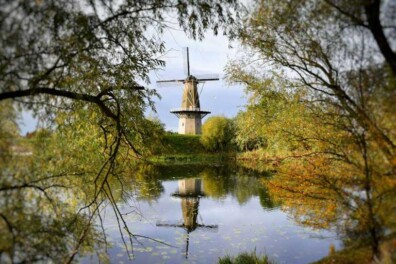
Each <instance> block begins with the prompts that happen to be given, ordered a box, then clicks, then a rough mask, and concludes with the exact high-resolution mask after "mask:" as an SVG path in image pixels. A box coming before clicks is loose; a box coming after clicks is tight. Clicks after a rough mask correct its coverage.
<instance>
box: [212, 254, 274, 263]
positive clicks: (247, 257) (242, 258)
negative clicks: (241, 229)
mask: <svg viewBox="0 0 396 264" xmlns="http://www.w3.org/2000/svg"><path fill="white" fill-rule="evenodd" d="M271 263H273V262H271V261H270V260H269V259H268V257H267V256H261V257H258V256H257V255H256V252H252V253H241V254H239V255H238V256H236V257H230V256H225V257H222V258H219V261H218V264H271Z"/></svg>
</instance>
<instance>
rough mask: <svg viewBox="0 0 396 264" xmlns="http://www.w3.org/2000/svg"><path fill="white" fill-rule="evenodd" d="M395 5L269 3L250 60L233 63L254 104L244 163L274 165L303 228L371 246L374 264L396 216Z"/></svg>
mask: <svg viewBox="0 0 396 264" xmlns="http://www.w3.org/2000/svg"><path fill="white" fill-rule="evenodd" d="M388 4H389V5H390V2H389V3H382V4H381V2H380V1H371V2H370V3H366V4H356V3H355V2H353V3H352V2H351V3H334V2H332V1H324V2H318V1H297V2H287V3H284V4H279V2H277V1H263V2H260V3H258V4H256V5H255V8H254V10H253V11H252V13H251V14H250V15H248V16H247V17H246V18H245V20H244V26H243V28H242V29H241V32H240V35H239V37H240V41H241V43H242V44H243V45H244V47H245V49H246V50H248V51H247V52H246V56H244V57H243V58H241V59H240V60H234V61H232V62H231V63H230V64H229V66H228V78H229V81H230V82H238V83H243V84H245V86H246V90H247V93H248V97H249V104H248V105H247V107H246V109H245V110H244V111H242V112H240V113H239V114H238V116H237V118H236V129H237V132H236V143H237V144H238V146H239V147H240V149H242V150H244V151H245V153H243V154H242V155H240V158H241V159H245V160H246V159H247V160H256V161H257V160H262V161H266V162H271V163H272V164H273V165H275V167H276V172H277V173H276V174H277V176H276V177H274V178H273V179H272V180H268V181H267V180H266V181H265V184H266V185H267V186H268V188H269V189H270V192H271V193H272V195H273V196H274V197H279V198H280V199H281V200H282V201H283V208H284V210H287V211H289V212H290V214H291V215H293V216H294V218H295V220H296V221H298V222H299V223H301V224H303V225H308V226H312V227H316V228H329V229H335V230H337V232H338V233H339V234H340V237H342V238H343V241H344V246H345V247H346V248H348V247H353V246H356V244H359V243H363V244H365V243H368V244H369V245H370V249H371V251H372V253H373V254H372V256H373V259H379V258H381V252H380V250H379V245H380V243H381V241H383V239H385V237H386V235H387V234H388V233H389V232H391V233H393V232H394V230H395V219H396V215H395V214H394V213H395V212H396V210H395V207H394V201H395V197H396V193H395V190H396V178H395V173H396V147H395V146H396V143H395V142H396V133H395V132H396V122H395V121H396V120H395V118H396V108H395V107H394V104H395V85H396V68H395V65H396V64H395V62H396V55H395V52H393V51H392V50H391V48H390V47H391V46H392V45H393V44H392V43H393V39H392V38H391V33H390V32H391V31H392V30H390V31H387V30H386V29H385V27H383V26H382V25H381V24H380V22H379V21H380V20H381V21H382V22H383V23H384V24H386V23H392V22H391V21H393V22H394V20H392V18H391V17H390V16H389V13H387V12H386V11H385V10H386V6H388ZM388 7H389V6H388ZM392 8H393V7H392ZM380 58H381V59H380ZM301 204H304V206H300V205H301ZM391 230H393V231H391Z"/></svg>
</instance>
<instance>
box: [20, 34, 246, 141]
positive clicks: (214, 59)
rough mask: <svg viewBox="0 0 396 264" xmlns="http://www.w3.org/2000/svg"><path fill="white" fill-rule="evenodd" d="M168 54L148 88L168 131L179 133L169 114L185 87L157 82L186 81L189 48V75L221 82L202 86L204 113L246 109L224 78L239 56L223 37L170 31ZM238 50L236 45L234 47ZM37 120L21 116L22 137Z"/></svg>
mask: <svg viewBox="0 0 396 264" xmlns="http://www.w3.org/2000/svg"><path fill="white" fill-rule="evenodd" d="M164 40H165V42H166V50H168V52H167V54H166V55H165V56H163V57H162V59H163V60H165V61H166V66H165V68H164V69H163V70H160V71H157V72H152V73H151V74H150V78H151V84H150V85H149V88H154V89H156V90H157V92H158V93H159V94H160V95H161V99H155V102H156V109H157V113H156V114H154V113H152V112H148V113H147V114H148V115H156V116H158V117H159V118H160V120H161V122H162V123H164V124H165V128H166V130H172V131H177V130H178V129H177V128H178V119H177V117H176V116H175V115H173V114H171V113H170V112H169V111H170V110H171V109H174V108H179V107H180V105H181V98H182V94H183V87H182V85H175V86H168V87H160V86H157V84H156V81H157V80H161V79H162V80H163V79H174V78H178V79H183V78H185V77H186V76H185V74H184V70H183V57H182V49H183V48H184V47H189V53H190V72H191V73H192V74H193V75H194V74H219V75H220V81H211V82H206V83H203V84H199V87H198V89H199V92H200V91H201V88H202V87H203V89H202V92H201V94H200V103H201V109H203V110H207V111H210V112H211V114H210V115H208V116H207V117H205V118H204V120H203V122H205V120H206V119H207V118H208V117H210V116H213V115H224V116H227V117H233V116H235V115H236V113H237V112H238V111H239V110H240V109H241V108H242V107H243V105H245V103H246V99H245V96H244V93H243V88H242V87H240V86H229V85H228V84H226V83H225V81H224V80H222V78H223V77H224V67H225V65H226V63H227V61H228V60H229V59H232V58H234V57H235V56H236V54H237V50H238V48H233V49H231V48H229V42H228V39H227V38H226V37H224V36H222V35H221V36H214V35H213V34H211V33H208V34H206V37H205V39H204V40H203V41H194V40H192V39H189V38H188V37H187V36H186V35H185V33H184V32H182V31H178V30H167V31H166V32H165V33H164ZM233 45H234V46H235V43H233ZM36 124H37V120H36V119H34V118H33V117H32V116H31V114H30V113H28V112H24V113H22V120H21V122H20V128H21V134H22V135H25V134H26V132H29V131H33V130H35V129H36Z"/></svg>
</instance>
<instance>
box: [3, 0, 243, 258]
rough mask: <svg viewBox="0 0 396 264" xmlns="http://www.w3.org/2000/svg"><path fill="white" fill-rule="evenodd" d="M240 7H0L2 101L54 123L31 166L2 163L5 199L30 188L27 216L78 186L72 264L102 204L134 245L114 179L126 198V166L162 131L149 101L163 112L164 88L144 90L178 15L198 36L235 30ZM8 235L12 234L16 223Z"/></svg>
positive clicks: (109, 2)
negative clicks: (149, 115)
mask: <svg viewBox="0 0 396 264" xmlns="http://www.w3.org/2000/svg"><path fill="white" fill-rule="evenodd" d="M238 6H239V4H238V3H237V1H235V0H225V1H223V0H219V1H206V0H194V1H189V0H188V1H187V0H175V1H173V0H172V1H157V0H149V1H141V0H133V1H113V0H85V1H77V0H72V1H68V0H67V1H66V0H60V1H28V0H19V1H2V2H1V3H0V21H1V22H0V32H1V34H0V103H5V102H10V101H11V100H12V102H13V103H14V105H15V104H17V105H18V106H19V107H24V108H28V109H31V110H33V112H34V113H35V114H36V115H40V116H42V117H44V118H45V120H46V121H47V123H49V124H50V125H49V127H47V130H46V133H45V136H43V134H38V135H37V137H35V138H34V139H32V140H33V141H34V142H35V144H37V145H36V147H34V149H33V156H32V157H29V158H27V160H28V162H25V163H23V162H22V164H21V166H15V165H16V164H19V163H20V159H21V157H18V156H16V157H14V158H13V159H11V160H9V161H8V162H7V163H2V164H1V170H0V173H1V176H2V177H1V182H0V195H9V192H11V193H12V192H17V191H19V190H23V191H24V190H27V189H28V190H29V191H31V192H32V193H33V195H31V196H30V197H33V198H32V199H30V200H29V199H27V202H26V207H23V208H21V210H22V213H24V212H25V211H26V210H28V209H29V206H34V204H35V202H36V200H40V201H41V200H42V199H44V200H46V201H47V204H49V206H54V207H57V205H58V204H57V202H58V201H59V199H56V198H59V195H60V193H66V191H65V189H68V188H69V187H72V188H73V190H75V191H76V194H75V195H76V197H79V198H80V199H79V200H78V203H77V205H78V207H79V209H76V210H75V211H73V213H74V214H75V217H74V218H75V219H78V218H79V217H78V216H82V218H83V219H86V220H87V221H86V222H85V224H84V226H83V228H80V229H78V230H74V231H75V232H76V235H75V236H73V238H78V239H73V240H72V241H71V244H68V245H67V249H68V250H70V251H71V252H68V254H67V255H68V258H64V255H62V261H63V262H71V261H73V259H74V257H75V256H76V254H77V252H78V251H79V250H80V249H81V248H82V247H83V245H84V243H83V241H84V239H85V238H86V237H87V236H88V235H89V233H90V232H89V230H90V228H91V227H92V226H93V225H94V223H95V221H96V220H98V221H99V222H101V218H100V217H101V216H100V210H101V208H102V203H103V202H104V201H108V202H109V203H110V204H111V206H112V209H113V211H114V213H115V215H116V216H117V220H119V222H118V224H119V227H120V229H119V230H120V232H125V234H126V235H127V236H129V238H130V240H129V242H130V243H132V239H133V237H134V236H133V234H132V233H131V232H130V230H129V229H128V226H127V224H126V222H125V219H124V218H123V215H122V213H121V211H120V210H119V208H118V205H117V193H115V192H113V188H112V185H115V184H116V183H117V182H118V184H119V185H120V186H121V187H120V188H119V189H121V191H119V194H120V196H125V195H126V191H125V190H124V187H123V183H124V182H123V177H121V176H122V175H123V174H122V173H123V172H125V171H127V168H126V164H130V163H131V157H140V156H141V155H142V154H145V153H147V152H148V151H151V150H150V146H149V144H156V143H157V142H158V140H159V139H160V136H161V133H162V131H161V128H160V127H159V126H158V125H157V124H155V123H153V122H151V121H150V120H147V119H146V118H145V116H144V113H145V110H146V109H147V108H148V107H151V108H153V109H155V108H154V105H153V101H152V97H153V96H156V95H157V94H156V91H155V90H152V89H148V88H144V87H143V86H142V84H143V83H145V84H148V83H149V79H148V73H149V71H150V70H153V69H158V68H160V67H162V66H164V62H163V61H161V60H160V59H159V57H160V55H161V54H162V53H164V51H165V50H164V49H165V46H164V42H163V40H162V39H161V33H162V32H163V31H164V30H165V29H166V28H167V27H168V26H173V25H174V23H173V22H174V20H177V22H176V23H177V24H178V25H179V26H180V27H181V28H182V29H183V30H184V32H186V34H188V35H189V36H190V37H193V38H197V39H200V38H202V37H203V34H204V32H205V31H206V30H210V29H211V30H213V31H214V32H215V33H217V32H218V31H219V30H221V29H222V30H223V32H225V33H226V34H230V33H231V31H230V30H228V29H227V28H226V27H225V26H226V24H228V23H235V22H236V21H238V20H237V19H236V17H237V12H236V11H237V10H238ZM172 19H173V21H172ZM19 109H20V108H19ZM2 110H3V109H2ZM1 122H2V123H3V122H4V120H3V119H2V120H1ZM1 140H2V141H3V138H1ZM7 144H8V143H7ZM1 146H3V142H1ZM23 191H22V192H23ZM80 191H81V192H80ZM62 198H64V197H62ZM64 199H65V198H64ZM60 200H62V199H60ZM68 202H69V201H68ZM74 202H75V201H74ZM70 203H72V202H70ZM67 205H70V204H67ZM73 208H74V207H73ZM10 212H12V210H9V211H7V212H4V214H3V215H2V218H1V219H0V224H1V225H2V226H7V224H8V223H12V221H8V219H12V215H11V216H10V215H6V214H5V213H7V214H8V213H10ZM57 213H58V211H57V210H55V209H54V210H52V211H50V212H49V213H48V214H50V215H56V214H57ZM71 219H73V217H71ZM68 224H70V223H68ZM7 231H8V232H9V234H11V236H12V232H13V230H12V228H9V229H7ZM73 235H74V233H73ZM7 237H8V235H7ZM122 237H124V235H123V236H122ZM124 242H125V241H124ZM15 250H21V251H22V250H23V249H18V248H17V247H15ZM17 255H18V254H15V255H14V256H17ZM51 256H52V255H51ZM51 256H47V257H48V258H51ZM44 257H45V256H44ZM11 258H12V256H11ZM14 260H15V259H14ZM14 260H13V259H12V261H14ZM30 260H31V259H28V258H27V261H28V262H29V261H30ZM43 261H46V260H43Z"/></svg>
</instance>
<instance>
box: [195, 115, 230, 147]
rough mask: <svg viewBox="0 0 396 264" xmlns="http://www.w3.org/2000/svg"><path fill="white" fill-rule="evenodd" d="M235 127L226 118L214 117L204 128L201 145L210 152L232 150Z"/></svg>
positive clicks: (207, 121) (209, 119)
mask: <svg viewBox="0 0 396 264" xmlns="http://www.w3.org/2000/svg"><path fill="white" fill-rule="evenodd" d="M234 134H235V133H234V126H233V123H232V121H231V120H230V119H228V118H226V117H224V116H212V117H210V118H208V120H206V122H205V123H204V124H203V126H202V136H201V143H202V145H203V146H204V147H205V148H206V149H207V150H209V151H224V150H229V149H231V148H232V145H233V144H232V142H233V138H234Z"/></svg>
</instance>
